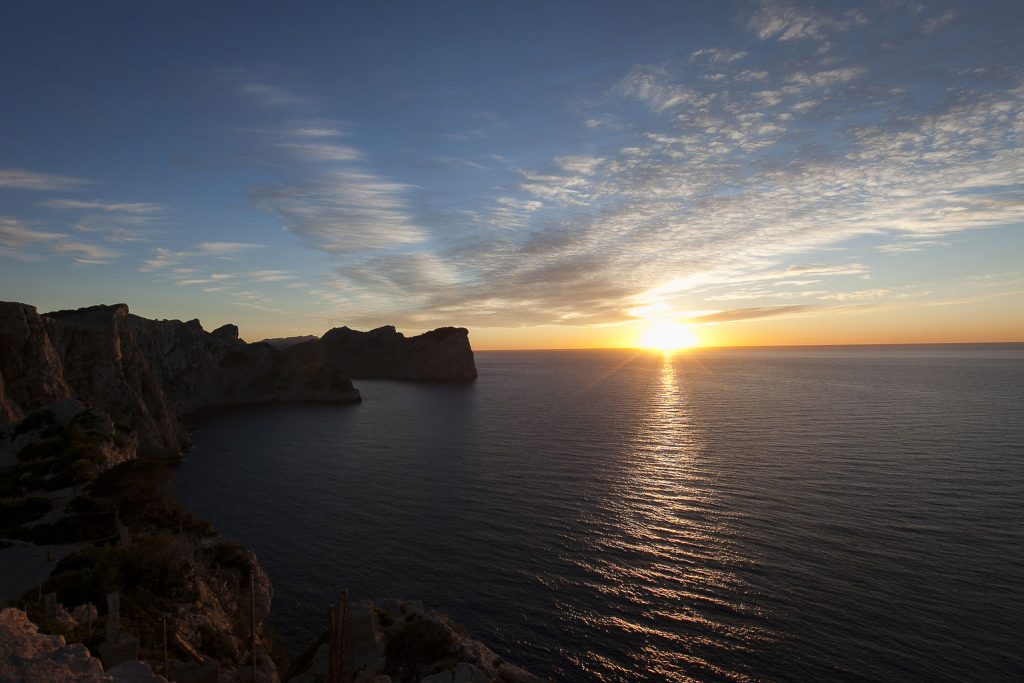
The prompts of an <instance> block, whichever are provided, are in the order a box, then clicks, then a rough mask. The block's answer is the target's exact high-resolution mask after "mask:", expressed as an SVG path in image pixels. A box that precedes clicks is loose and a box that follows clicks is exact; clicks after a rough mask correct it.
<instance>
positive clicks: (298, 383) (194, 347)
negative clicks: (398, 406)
mask: <svg viewBox="0 0 1024 683" xmlns="http://www.w3.org/2000/svg"><path fill="white" fill-rule="evenodd" d="M350 377H357V378H364V379H370V378H381V379H406V380H471V379H473V378H475V377H476V364H475V362H474V360H473V350H472V349H471V348H470V346H469V333H468V332H467V331H466V330H465V329H464V328H455V327H442V328H439V329H436V330H433V331H431V332H426V333H424V334H421V335H418V336H415V337H408V338H407V337H405V335H403V334H401V333H399V332H397V331H396V330H395V328H394V327H390V326H388V327H380V328H377V329H375V330H371V331H370V332H359V331H356V330H351V329H349V328H347V327H339V328H335V329H333V330H330V331H329V332H327V334H325V335H324V336H323V337H322V338H320V339H316V338H312V339H309V340H308V341H305V342H302V343H297V344H293V345H287V346H285V347H284V348H276V347H275V346H273V345H271V344H269V343H257V344H246V343H245V342H243V341H241V340H240V339H239V338H238V328H237V327H235V326H234V325H224V326H223V327H220V328H218V329H216V330H214V331H213V332H206V331H205V330H203V328H202V326H201V325H200V324H199V321H198V320H191V321H189V322H184V323H183V322H181V321H178V320H148V319H146V318H141V317H139V316H137V315H132V314H131V313H129V311H128V307H127V306H126V305H125V304H116V305H113V306H91V307H89V308H81V309H78V310H74V311H57V312H54V313H48V314H46V315H40V314H39V313H38V312H37V311H36V309H35V307H33V306H28V305H26V304H19V303H7V302H0V423H2V422H12V421H14V420H19V419H21V418H22V417H24V416H25V415H26V414H28V413H30V412H32V411H34V410H37V409H39V408H43V407H45V406H48V405H50V404H51V403H53V402H54V401H57V400H59V399H63V398H75V399H78V400H81V401H84V402H86V403H88V404H89V405H91V406H93V407H94V408H97V409H99V410H100V411H102V412H104V413H106V414H107V415H108V416H109V417H110V419H111V420H112V421H113V423H114V425H116V426H117V428H118V430H119V431H120V432H121V433H123V434H125V435H126V438H129V439H132V440H133V441H134V445H135V446H137V448H138V449H139V450H140V451H142V452H148V453H167V454H169V453H178V452H181V451H182V450H184V449H185V448H187V447H188V445H189V437H188V431H187V430H186V428H185V427H184V426H183V425H182V423H181V421H180V417H181V416H182V415H186V414H188V413H190V412H193V411H196V410H198V409H200V408H208V407H214V406H226V405H236V404H243V403H267V402H275V401H334V402H345V403H354V402H358V401H359V400H360V399H359V392H358V391H356V390H355V389H354V388H353V387H352V383H351V381H350V379H349V378H350Z"/></svg>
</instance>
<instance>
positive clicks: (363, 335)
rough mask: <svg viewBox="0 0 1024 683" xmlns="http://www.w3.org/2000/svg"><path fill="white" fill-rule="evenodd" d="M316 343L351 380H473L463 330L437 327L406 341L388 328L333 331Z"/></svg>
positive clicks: (337, 328)
mask: <svg viewBox="0 0 1024 683" xmlns="http://www.w3.org/2000/svg"><path fill="white" fill-rule="evenodd" d="M320 343H322V344H323V345H324V346H326V347H327V349H328V350H329V352H330V354H331V356H332V357H334V358H337V359H338V361H339V362H340V363H342V365H343V367H344V368H345V370H346V371H347V372H348V374H349V376H350V377H352V378H354V379H406V380H435V381H437V380H444V381H453V380H454V381H458V380H471V379H474V378H475V377H476V364H475V362H474V360H473V350H472V349H471V348H470V346H469V331H468V330H466V328H464V327H440V328H438V329H436V330H431V331H430V332H424V333H423V334H420V335H417V336H415V337H406V336H405V335H404V334H402V333H401V332H398V331H397V330H395V328H394V327H392V326H391V325H386V326H384V327H378V328H377V329H375V330H370V331H369V332H360V331H359V330H351V329H349V328H348V327H336V328H334V329H332V330H330V331H328V332H327V333H326V334H325V335H324V336H323V337H321V338H320ZM300 346H301V345H300Z"/></svg>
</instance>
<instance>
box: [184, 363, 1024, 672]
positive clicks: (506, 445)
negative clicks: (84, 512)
mask: <svg viewBox="0 0 1024 683" xmlns="http://www.w3.org/2000/svg"><path fill="white" fill-rule="evenodd" d="M476 363H477V367H478V370H479V378H478V379H477V380H476V381H475V382H472V383H468V384H421V383H411V382H399V381H383V380H374V381H366V380H360V381H356V382H355V384H356V386H357V387H358V388H359V390H360V391H361V392H362V396H363V402H362V404H360V405H347V406H346V405H327V404H292V405H274V406H262V407H248V408H237V409H231V410H226V411H219V412H216V413H211V414H207V415H205V416H203V417H202V418H201V419H200V420H199V421H198V423H197V428H196V431H195V433H194V436H193V438H194V446H193V448H192V449H191V450H190V451H189V452H188V453H187V454H186V457H185V460H184V462H183V464H182V465H181V466H180V468H179V471H178V474H177V479H176V489H177V494H178V496H179V497H180V499H181V500H182V501H183V502H184V503H185V504H186V505H187V506H189V507H190V508H191V509H192V510H194V511H195V512H196V513H197V514H199V515H201V516H202V517H204V518H206V519H208V520H209V521H211V522H212V523H213V524H214V525H215V526H216V527H217V528H218V530H219V531H220V532H221V533H223V534H224V535H225V536H228V537H229V538H232V539H235V540H237V541H239V542H241V543H243V544H245V545H246V546H248V547H250V548H252V549H253V550H254V551H255V552H256V553H257V555H258V557H259V560H260V562H261V564H262V565H263V567H264V568H265V569H266V570H267V572H268V573H269V575H270V578H271V580H272V581H273V584H274V589H275V596H274V607H273V612H272V615H271V621H272V623H273V624H274V625H275V627H276V629H277V631H278V632H279V633H280V634H281V636H282V637H283V638H284V640H285V641H286V643H287V644H288V646H289V647H290V649H291V651H292V652H293V653H295V652H297V651H298V650H300V649H301V648H302V647H303V646H304V645H306V644H307V643H308V642H309V640H311V639H312V638H314V637H316V636H317V635H318V634H319V633H320V632H321V631H322V630H323V629H324V628H325V625H326V624H325V613H326V608H327V606H328V605H329V604H331V603H332V602H334V601H336V600H337V599H338V598H339V596H340V593H341V591H342V590H348V592H349V595H350V596H351V598H352V599H354V600H358V599H366V598H368V599H373V600H381V599H385V598H390V597H400V598H405V599H416V600H420V601H422V602H423V603H424V605H425V606H426V608H427V609H428V610H438V611H441V612H444V613H446V614H448V615H450V616H451V617H453V618H454V619H456V620H457V621H459V622H461V623H462V624H463V625H464V626H465V627H466V628H467V629H468V630H469V631H470V633H471V634H472V635H473V636H474V637H476V638H477V639H479V640H481V641H483V642H484V643H486V644H487V645H488V646H490V647H491V648H492V649H493V650H495V651H496V652H497V653H498V654H499V655H501V656H502V657H503V658H504V659H506V660H507V661H510V662H513V663H515V664H518V665H520V666H523V667H525V668H526V669H528V670H530V671H532V672H534V673H535V674H538V675H540V676H544V677H549V678H551V679H553V680H557V681H688V680H698V681H823V680H842V681H1020V680H1024V345H1014V344H1006V345H930V346H859V347H791V348H757V349H750V348H746V349H738V348H737V349H698V350H691V351H686V352H677V353H675V354H671V355H666V354H661V353H653V352H649V351H635V350H587V351H515V352H497V351H494V352H477V353H476Z"/></svg>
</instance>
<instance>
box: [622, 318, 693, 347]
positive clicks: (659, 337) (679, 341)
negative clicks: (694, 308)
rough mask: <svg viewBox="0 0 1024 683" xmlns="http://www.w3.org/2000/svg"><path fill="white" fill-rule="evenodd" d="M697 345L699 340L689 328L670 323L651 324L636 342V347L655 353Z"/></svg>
mask: <svg viewBox="0 0 1024 683" xmlns="http://www.w3.org/2000/svg"><path fill="white" fill-rule="evenodd" d="M699 345H700V339H698V338H697V335H696V333H695V332H694V331H693V330H692V329H691V328H690V327H689V326H687V325H682V324H680V323H676V322H670V321H665V322H658V323H654V324H652V325H651V326H650V327H648V328H647V329H646V330H644V332H643V334H642V335H641V336H640V339H639V341H638V342H637V346H640V347H642V348H645V349H653V350H657V351H677V350H679V349H689V348H692V347H694V346H699Z"/></svg>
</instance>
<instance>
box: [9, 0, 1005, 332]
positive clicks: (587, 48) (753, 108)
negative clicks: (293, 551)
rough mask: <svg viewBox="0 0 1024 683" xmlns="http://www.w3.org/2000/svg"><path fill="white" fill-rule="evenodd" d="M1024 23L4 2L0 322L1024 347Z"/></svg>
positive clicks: (628, 11)
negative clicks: (127, 320)
mask: <svg viewBox="0 0 1024 683" xmlns="http://www.w3.org/2000/svg"><path fill="white" fill-rule="evenodd" d="M1022 143H1024V4H1022V3H1020V2H985V1H981V2H978V1H972V2H964V3H960V2H935V3H933V2H910V1H903V0H876V1H874V2H860V3H851V4H847V3H839V2H827V3H817V4H815V3H806V2H804V3H796V2H784V1H776V0H765V1H753V2H734V3H732V2H654V1H644V2H628V3H627V2H528V1H517V2H483V1H477V2H445V3H441V2H438V3H414V2H400V1H388V2H364V3H347V2H346V3H338V2H331V3H327V2H323V3H317V2H291V3H285V2H218V3H192V2H178V3H148V2H147V3H139V2H123V3H117V2H95V3H49V2H22V1H20V0H14V1H11V2H5V3H3V4H2V6H0V299H2V300H9V301H22V302H25V303H30V304H33V305H35V306H37V307H38V308H39V309H40V311H41V312H45V311H48V310H56V309H66V308H75V307H79V306H86V305H92V304H96V303H117V302H125V303H127V304H128V305H129V307H130V308H131V310H132V312H134V313H137V314H139V315H144V316H146V317H151V318H176V319H181V320H189V319H193V318H199V319H200V320H201V321H202V323H203V325H204V327H205V328H206V329H214V328H215V327H217V326H219V325H221V324H223V323H226V322H234V323H236V324H238V325H239V326H240V328H241V334H242V336H243V337H244V338H246V339H248V340H257V339H262V338H264V337H277V336H290V335H300V334H318V335H319V334H322V333H323V332H324V331H326V330H327V329H329V328H331V327H335V326H340V325H348V326H350V327H355V328H360V329H369V328H373V327H378V326H380V325H385V324H394V325H396V326H397V327H398V328H399V329H400V330H403V331H405V332H407V333H416V332H419V331H423V330H426V329H431V328H434V327H438V326H441V325H457V326H464V327H468V328H470V331H471V333H470V334H471V336H470V338H471V341H472V343H473V345H474V348H479V349H486V348H582V347H591V346H612V347H614V346H628V345H631V344H633V343H635V342H636V340H637V339H639V338H640V337H641V336H642V335H643V333H644V330H645V329H647V328H649V327H650V326H651V325H658V324H664V323H666V322H672V323H677V324H682V325H686V326H689V328H690V329H691V330H692V331H693V333H694V334H696V336H697V337H698V338H699V340H700V341H701V343H703V344H707V345H761V344H847V343H906V342H973V341H1024V150H1022Z"/></svg>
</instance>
